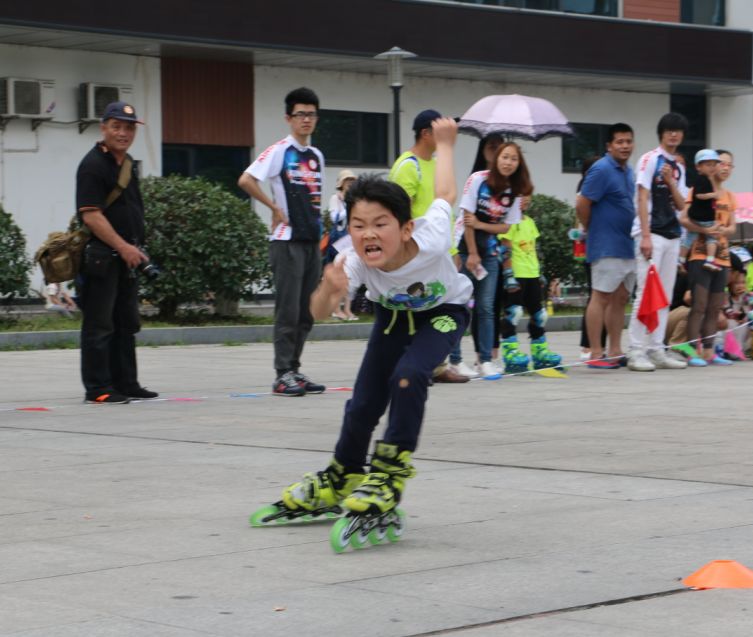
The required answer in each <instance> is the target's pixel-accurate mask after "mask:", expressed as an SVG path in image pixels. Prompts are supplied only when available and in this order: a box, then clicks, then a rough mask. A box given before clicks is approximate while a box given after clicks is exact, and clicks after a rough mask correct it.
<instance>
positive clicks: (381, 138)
mask: <svg viewBox="0 0 753 637" xmlns="http://www.w3.org/2000/svg"><path fill="white" fill-rule="evenodd" d="M387 121H388V116H387V114H386V113H361V112H357V111H332V110H320V111H319V121H318V122H317V125H316V131H315V132H314V134H313V135H312V137H311V142H312V144H313V145H314V146H316V147H317V148H318V149H319V150H321V151H322V153H324V158H325V159H326V160H327V164H329V165H332V164H336V165H338V166H386V165H387V134H388V131H387Z"/></svg>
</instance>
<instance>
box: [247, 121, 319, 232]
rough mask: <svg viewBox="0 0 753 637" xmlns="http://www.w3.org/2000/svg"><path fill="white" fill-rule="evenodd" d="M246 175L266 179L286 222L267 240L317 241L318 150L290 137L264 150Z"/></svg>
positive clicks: (260, 179) (261, 179)
mask: <svg viewBox="0 0 753 637" xmlns="http://www.w3.org/2000/svg"><path fill="white" fill-rule="evenodd" d="M246 172H247V173H248V174H249V175H251V176H252V177H255V178H256V179H258V180H259V181H266V180H267V179H268V180H269V183H270V186H271V187H272V196H273V198H274V200H275V203H276V204H277V205H278V206H280V208H282V210H283V211H284V212H285V214H286V215H287V217H288V221H289V223H281V224H279V225H278V226H277V227H276V228H275V230H274V233H273V234H272V235H270V237H269V239H270V241H319V238H320V237H321V234H322V220H321V208H322V189H323V187H324V184H323V179H324V178H323V175H324V156H323V155H322V153H321V152H320V151H319V149H318V148H314V147H313V146H301V145H300V144H298V142H296V141H295V139H294V138H293V137H292V135H288V136H287V137H286V138H285V139H283V140H280V141H279V142H277V143H276V144H273V145H272V146H270V147H269V148H267V149H266V150H265V151H264V152H263V153H262V154H261V155H259V156H258V157H257V158H256V161H254V163H253V164H251V165H250V166H249V167H248V168H247V169H246Z"/></svg>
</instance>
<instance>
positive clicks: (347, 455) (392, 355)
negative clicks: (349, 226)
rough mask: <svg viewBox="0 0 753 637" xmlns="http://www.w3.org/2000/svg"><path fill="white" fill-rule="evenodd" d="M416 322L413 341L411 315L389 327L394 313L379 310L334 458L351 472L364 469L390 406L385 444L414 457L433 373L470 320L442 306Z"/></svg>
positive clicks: (418, 315)
mask: <svg viewBox="0 0 753 637" xmlns="http://www.w3.org/2000/svg"><path fill="white" fill-rule="evenodd" d="M412 318H413V324H414V328H415V333H414V334H413V335H411V334H410V320H409V316H408V312H406V311H399V312H397V320H396V321H395V322H394V324H393V325H392V326H391V327H390V323H391V322H392V319H393V312H392V311H391V310H386V309H384V308H383V307H382V306H381V305H377V306H376V317H375V321H374V328H373V330H372V332H371V337H370V338H369V344H368V346H367V348H366V353H365V354H364V357H363V361H362V362H361V369H360V370H359V371H358V376H357V378H356V384H355V386H354V387H353V397H352V398H351V399H350V400H349V401H348V402H347V403H346V404H345V415H344V417H343V425H342V429H341V430H340V439H339V440H338V441H337V446H336V447H335V458H336V459H337V460H338V462H340V463H342V464H343V465H344V466H345V467H347V468H348V469H357V468H360V467H363V466H364V465H365V464H366V455H367V453H368V450H369V443H370V441H371V436H372V434H373V432H374V429H375V428H376V426H377V425H378V424H379V419H380V418H381V417H382V415H383V414H384V412H385V411H387V405H390V414H389V418H388V420H387V430H386V431H385V433H384V436H383V438H382V439H383V440H384V441H385V442H388V443H390V444H393V445H397V447H398V449H400V450H401V451H403V450H407V451H415V449H416V446H417V445H418V434H419V432H420V431H421V424H422V422H423V419H424V408H425V405H426V398H427V394H428V387H429V379H430V378H431V373H432V371H433V370H434V369H435V368H436V367H437V366H438V365H439V364H440V363H442V362H443V361H444V360H445V358H447V355H448V354H449V353H450V350H451V349H452V348H453V347H454V346H455V344H456V343H457V342H458V341H459V340H460V338H461V337H462V336H463V334H464V333H465V329H466V327H467V325H468V318H469V317H468V310H467V309H466V308H465V306H462V305H451V304H444V305H439V306H437V307H435V308H433V309H431V310H425V311H423V312H413V313H412ZM385 330H388V332H389V333H387V334H385V333H384V332H385Z"/></svg>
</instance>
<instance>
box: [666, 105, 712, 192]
mask: <svg viewBox="0 0 753 637" xmlns="http://www.w3.org/2000/svg"><path fill="white" fill-rule="evenodd" d="M669 107H670V109H671V110H672V111H673V112H675V113H682V114H683V115H685V117H687V118H688V124H689V126H688V132H687V133H685V137H684V138H683V140H682V146H680V149H679V150H680V154H681V155H682V156H683V157H684V158H685V166H686V168H687V170H686V174H687V179H688V183H690V184H692V183H693V182H694V181H695V178H696V176H697V174H696V171H695V163H694V160H695V154H696V153H697V152H698V151H699V150H701V149H702V148H706V143H707V142H706V96H705V95H679V94H677V93H673V94H672V95H670V98H669Z"/></svg>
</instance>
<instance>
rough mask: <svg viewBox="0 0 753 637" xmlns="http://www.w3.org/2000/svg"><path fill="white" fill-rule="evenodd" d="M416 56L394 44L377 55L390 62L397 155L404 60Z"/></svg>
mask: <svg viewBox="0 0 753 637" xmlns="http://www.w3.org/2000/svg"><path fill="white" fill-rule="evenodd" d="M414 57H416V54H415V53H411V52H410V51H404V50H403V49H401V48H400V47H399V46H393V47H392V48H391V49H390V50H389V51H385V52H384V53H380V54H379V55H375V56H374V58H375V59H377V60H387V64H388V76H387V79H388V82H389V85H390V88H391V89H392V111H393V114H392V119H393V120H394V122H393V130H394V135H395V137H394V140H395V157H398V156H399V155H400V89H401V88H403V60H404V59H407V58H414Z"/></svg>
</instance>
